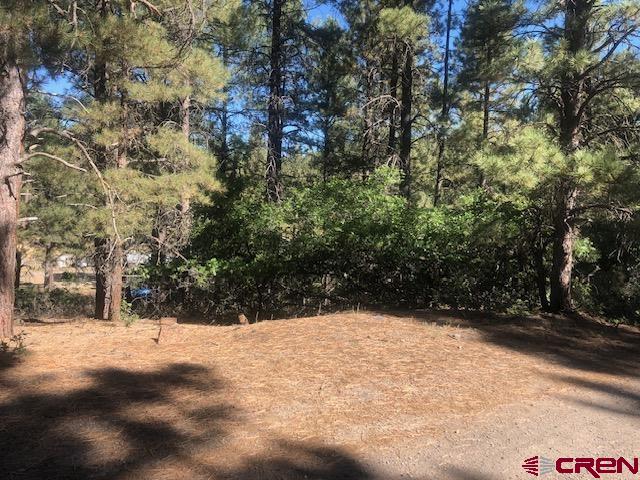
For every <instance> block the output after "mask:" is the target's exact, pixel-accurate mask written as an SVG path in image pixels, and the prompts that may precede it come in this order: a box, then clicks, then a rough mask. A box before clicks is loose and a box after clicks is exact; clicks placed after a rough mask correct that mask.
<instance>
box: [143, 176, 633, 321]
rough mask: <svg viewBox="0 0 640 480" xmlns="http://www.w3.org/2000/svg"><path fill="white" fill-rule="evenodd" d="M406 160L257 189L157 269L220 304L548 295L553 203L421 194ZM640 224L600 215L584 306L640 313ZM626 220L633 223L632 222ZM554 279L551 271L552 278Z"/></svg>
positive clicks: (312, 305) (417, 303)
mask: <svg viewBox="0 0 640 480" xmlns="http://www.w3.org/2000/svg"><path fill="white" fill-rule="evenodd" d="M398 183H399V179H398V177H397V173H395V171H394V170H388V169H382V170H379V171H377V172H376V173H375V175H373V176H371V177H370V178H369V179H368V180H366V181H362V180H353V179H351V180H345V179H332V180H329V181H327V182H324V183H322V182H319V183H316V184H313V185H311V186H301V187H298V188H295V189H290V190H289V191H288V193H287V197H286V199H285V200H284V201H283V202H282V203H280V204H269V203H266V202H264V199H263V198H262V196H261V195H260V194H256V193H251V190H250V189H245V190H244V191H242V192H241V193H237V194H233V193H232V194H225V195H220V197H219V198H216V199H215V201H214V202H212V204H213V205H214V206H212V207H207V208H206V209H205V210H202V211H201V212H200V215H198V216H197V217H196V222H195V225H196V228H195V234H194V237H193V239H192V242H191V244H190V247H189V251H186V252H184V253H185V255H184V256H185V258H189V259H190V260H189V261H188V262H185V261H181V260H177V259H176V260H175V262H174V263H173V264H171V265H169V266H168V267H163V269H162V270H161V271H160V270H155V271H151V275H153V276H155V280H154V283H158V282H164V283H163V286H164V288H162V289H161V290H163V291H164V292H169V293H168V294H167V296H166V298H167V299H169V301H172V302H173V303H174V304H175V305H179V306H180V307H181V308H184V307H186V308H187V309H189V310H192V311H194V312H198V313H205V314H209V315H220V314H223V313H234V312H237V311H239V310H241V311H245V312H251V313H252V314H255V313H256V312H259V313H260V314H261V315H269V314H271V313H273V314H278V313H282V312H283V311H288V313H294V312H300V313H302V312H304V311H305V310H312V309H313V310H318V309H322V310H325V309H331V308H345V307H347V308H349V307H355V306H356V305H357V304H361V305H386V306H400V307H408V308H416V307H417V308H421V307H446V306H449V307H456V308H470V309H487V310H495V311H503V312H505V311H506V312H511V313H519V312H524V311H531V310H534V309H538V308H540V306H541V298H540V291H541V290H542V291H543V292H544V291H545V288H546V287H545V282H546V278H545V277H548V265H549V264H550V253H551V252H550V246H551V242H550V238H549V236H550V227H549V221H550V219H549V218H548V217H549V214H548V211H547V210H546V209H545V207H544V206H543V205H540V204H534V203H533V202H528V201H526V200H525V199H523V198H522V197H514V198H509V197H506V196H500V195H497V194H495V193H489V192H485V191H482V190H477V191H474V192H471V193H469V194H468V195H466V196H462V197H460V199H459V200H458V202H456V203H455V204H453V205H447V206H442V207H438V208H431V207H418V206H415V205H409V204H408V203H407V201H406V200H405V199H404V198H403V197H401V196H400V195H398V194H397V193H398V192H397V185H398ZM633 228H636V229H637V228H638V227H637V226H635V227H634V225H633V224H629V223H624V222H614V221H611V220H607V219H606V218H605V217H603V218H602V219H601V222H600V223H599V224H597V225H596V224H595V223H591V224H590V225H586V226H584V228H583V229H582V236H581V238H580V239H579V240H578V241H577V242H576V251H575V256H576V261H577V265H576V276H575V280H574V288H575V291H576V300H577V307H578V308H580V309H583V310H588V311H591V312H593V313H597V314H603V315H607V316H609V317H615V318H623V319H634V318H636V316H637V315H638V311H639V310H640V305H639V304H638V301H637V300H635V299H637V298H638V295H637V294H636V293H638V291H639V290H640V287H639V286H638V285H640V282H639V281H638V279H639V277H640V271H639V269H638V267H637V265H638V261H637V259H638V254H639V253H640V252H639V251H638V250H639V249H638V248H637V246H635V244H634V243H633V242H631V241H628V242H626V243H625V241H623V240H624V239H625V238H636V237H637V233H638V232H629V231H628V230H629V229H633ZM625 232H626V233H625ZM540 282H542V283H540Z"/></svg>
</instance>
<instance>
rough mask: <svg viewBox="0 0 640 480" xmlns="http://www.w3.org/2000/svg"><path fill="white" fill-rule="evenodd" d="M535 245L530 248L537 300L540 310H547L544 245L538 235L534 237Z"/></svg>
mask: <svg viewBox="0 0 640 480" xmlns="http://www.w3.org/2000/svg"><path fill="white" fill-rule="evenodd" d="M536 237H537V238H536V239H535V245H534V246H533V248H532V253H533V267H534V271H535V272H536V287H537V288H538V299H539V300H540V306H541V307H542V310H545V311H547V310H549V299H548V298H547V271H546V268H545V267H544V251H545V248H544V245H543V243H542V239H541V238H540V234H538V235H536Z"/></svg>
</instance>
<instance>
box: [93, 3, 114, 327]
mask: <svg viewBox="0 0 640 480" xmlns="http://www.w3.org/2000/svg"><path fill="white" fill-rule="evenodd" d="M110 8H111V6H110V1H109V0H100V3H99V10H100V16H101V17H102V18H103V19H106V18H107V17H108V16H109V14H110ZM108 82H109V73H108V69H107V62H106V61H105V60H104V59H103V58H101V57H99V56H96V61H95V66H94V67H93V93H94V97H95V99H96V101H97V102H101V103H104V102H106V101H107V100H108V97H109V86H108ZM97 152H98V154H97V158H96V163H97V165H98V167H99V168H101V169H104V168H106V167H107V163H108V154H107V150H106V148H104V147H98V149H97ZM94 247H95V252H94V256H93V261H94V266H95V271H96V294H95V312H94V317H95V318H96V319H98V320H107V319H108V318H109V305H110V303H111V278H110V277H109V275H108V273H109V265H108V261H109V254H110V251H111V249H110V242H109V240H108V239H106V238H100V237H97V238H95V239H94Z"/></svg>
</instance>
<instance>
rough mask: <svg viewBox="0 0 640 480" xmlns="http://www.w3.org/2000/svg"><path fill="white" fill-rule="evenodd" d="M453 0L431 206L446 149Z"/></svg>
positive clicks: (439, 185) (439, 189)
mask: <svg viewBox="0 0 640 480" xmlns="http://www.w3.org/2000/svg"><path fill="white" fill-rule="evenodd" d="M452 8H453V0H449V2H448V7H447V32H446V38H445V47H444V65H443V69H444V80H443V84H442V110H441V112H440V130H439V131H438V157H437V160H436V182H435V186H434V189H433V206H434V207H436V206H438V204H439V203H440V197H441V196H442V183H443V179H444V153H445V149H446V140H447V139H446V135H445V131H444V128H445V126H444V123H445V122H446V120H447V117H448V116H449V44H450V41H451V13H452Z"/></svg>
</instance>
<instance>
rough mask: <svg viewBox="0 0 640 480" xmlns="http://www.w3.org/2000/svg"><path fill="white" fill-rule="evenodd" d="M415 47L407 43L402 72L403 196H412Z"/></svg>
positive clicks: (401, 150)
mask: <svg viewBox="0 0 640 480" xmlns="http://www.w3.org/2000/svg"><path fill="white" fill-rule="evenodd" d="M412 106H413V45H411V43H409V42H407V43H406V48H405V54H404V68H403V71H402V103H401V109H400V168H401V169H402V173H403V178H402V183H401V185H400V190H401V191H402V194H403V195H404V196H405V197H406V198H409V197H410V196H411V142H412V134H411V130H412V126H413V112H412Z"/></svg>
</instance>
